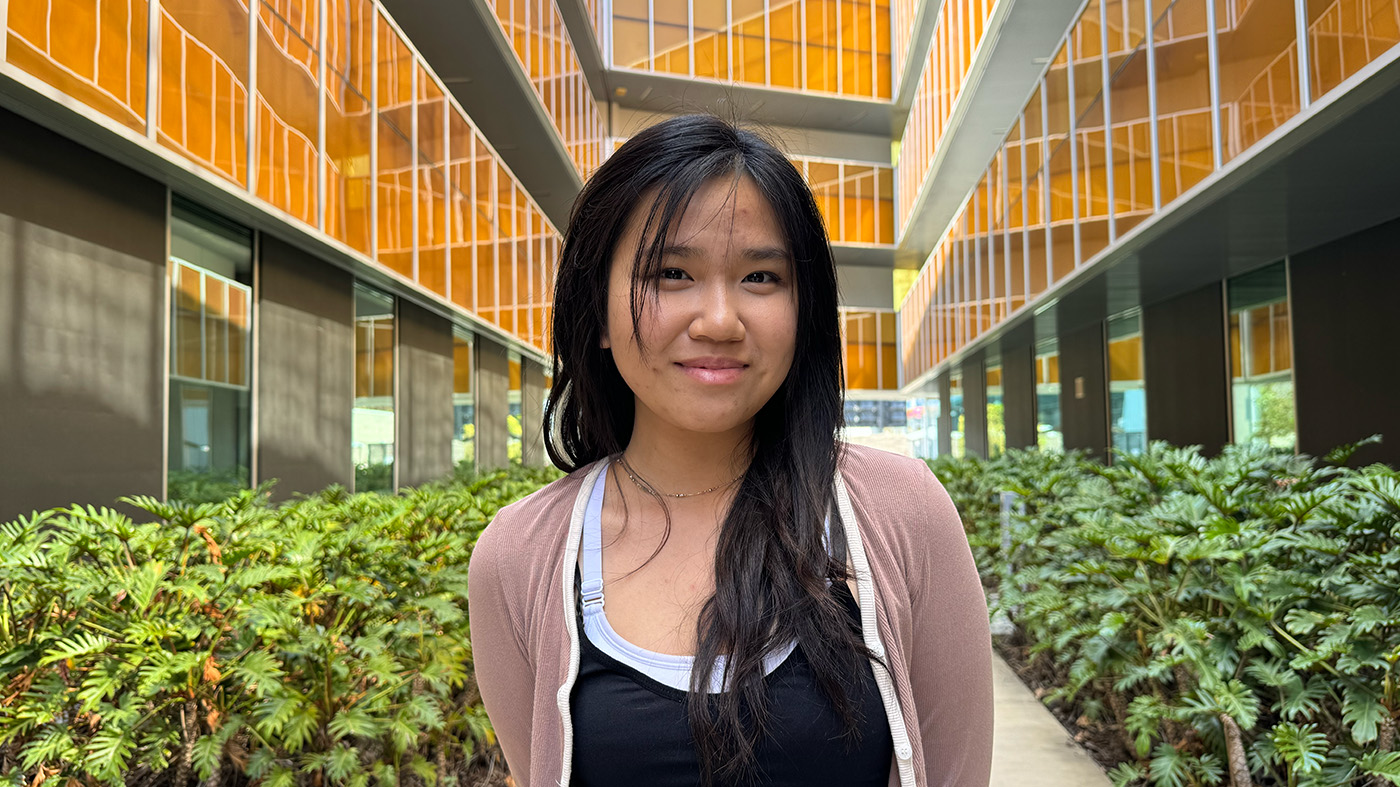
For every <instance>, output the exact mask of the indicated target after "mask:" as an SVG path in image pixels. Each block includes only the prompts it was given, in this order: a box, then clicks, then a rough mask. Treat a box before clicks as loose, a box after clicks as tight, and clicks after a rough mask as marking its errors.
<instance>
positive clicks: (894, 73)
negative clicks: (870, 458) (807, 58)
mask: <svg viewBox="0 0 1400 787" xmlns="http://www.w3.org/2000/svg"><path fill="white" fill-rule="evenodd" d="M869 8H871V98H875V97H878V95H879V20H878V17H876V14H875V0H869ZM893 14H895V8H893V7H890V29H895V27H896V25H895V22H893ZM910 24H913V20H910ZM899 27H900V29H904V31H906V32H904V56H903V57H895V53H893V52H890V57H889V94H890V95H899V80H900V78H902V77H903V70H904V59H907V57H909V32H907V27H906V25H899ZM892 45H893V42H892ZM895 60H899V63H896V62H895ZM900 364H903V360H900ZM900 375H903V365H900ZM902 379H903V377H902Z"/></svg>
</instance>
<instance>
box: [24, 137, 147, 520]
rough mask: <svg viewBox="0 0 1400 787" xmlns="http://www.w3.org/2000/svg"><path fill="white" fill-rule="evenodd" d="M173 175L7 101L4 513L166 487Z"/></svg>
mask: <svg viewBox="0 0 1400 787" xmlns="http://www.w3.org/2000/svg"><path fill="white" fill-rule="evenodd" d="M165 235H166V190H165V187H164V186H162V185H160V184H158V183H156V182H154V181H151V180H148V179H146V178H144V177H142V176H140V175H137V174H136V173H134V172H132V171H131V170H128V169H125V168H123V167H121V166H119V165H117V164H115V163H113V162H111V161H109V160H107V159H104V158H103V157H101V156H99V155H97V154H95V153H93V152H91V151H89V150H88V149H86V148H83V147H81V146H79V145H76V144H74V143H72V142H69V141H68V140H66V139H63V138H61V137H59V136H57V135H56V134H53V133H52V132H49V131H46V130H44V129H42V128H40V127H39V126H36V125H34V124H33V123H30V122H29V121H27V120H24V119H22V118H20V117H18V116H16V115H14V114H11V113H9V112H7V111H4V110H0V446H4V450H3V451H0V522H5V521H9V520H11V519H13V518H14V517H15V516H16V515H17V514H21V513H24V514H28V513H29V512H30V511H33V510H42V509H47V508H51V507H54V506H59V505H67V504H71V503H84V504H94V505H112V503H113V502H114V500H115V499H116V498H117V497H118V496H121V495H132V494H147V495H155V496H160V495H161V494H162V492H163V490H164V488H165V479H164V477H163V457H164V451H165V446H164V426H165V425H164V421H165V414H164V409H163V405H164V402H165V358H164V330H165V314H166V306H165V281H166V278H165Z"/></svg>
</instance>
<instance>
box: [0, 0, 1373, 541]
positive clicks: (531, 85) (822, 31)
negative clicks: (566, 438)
mask: <svg viewBox="0 0 1400 787" xmlns="http://www.w3.org/2000/svg"><path fill="white" fill-rule="evenodd" d="M0 19H3V20H4V25H5V29H4V35H3V37H0V184H3V185H0V413H2V414H3V415H0V418H2V419H3V421H0V443H3V444H4V445H5V446H6V447H7V450H6V451H5V453H4V459H3V460H0V463H3V466H0V520H5V519H8V518H11V517H13V516H16V515H20V514H24V513H27V512H28V511H30V510H35V509H43V508H47V507H50V506H53V505H61V504H67V503H72V502H83V503H94V504H109V503H111V501H112V500H114V499H115V498H116V497H117V496H119V495H126V494H150V495H155V496H158V497H162V496H176V497H179V496H182V495H183V494H185V493H186V492H187V491H189V490H191V489H198V488H200V485H209V484H225V485H231V486H246V485H250V484H255V483H259V482H261V481H264V480H268V479H278V486H277V487H276V489H277V494H278V495H281V496H287V495H290V494H292V493H294V492H309V491H314V490H316V489H319V488H321V487H323V486H325V485H327V484H331V483H339V484H343V485H345V486H347V487H351V488H356V489H395V488H399V487H403V486H409V485H414V484H418V483H422V482H425V481H428V480H431V479H435V478H440V477H443V476H445V475H447V474H450V473H451V472H452V471H453V469H454V468H455V467H458V466H460V465H462V463H464V462H469V463H472V465H474V466H476V467H496V466H501V465H504V464H506V463H507V462H510V461H520V462H523V463H526V464H541V463H543V462H544V461H545V458H544V450H543V439H542V437H541V434H540V433H541V421H542V418H541V414H542V408H543V402H544V399H545V395H546V392H547V390H548V386H549V382H550V380H549V374H550V364H551V358H550V354H549V353H550V346H551V345H550V337H549V315H550V307H551V299H552V296H553V293H552V284H553V281H554V266H555V265H556V264H557V259H558V254H559V246H560V236H559V228H560V227H562V226H563V225H564V224H565V222H566V221H567V217H568V211H569V207H570V204H571V202H572V200H573V198H574V196H575V195H576V194H577V192H578V190H579V188H580V187H581V185H582V183H583V181H584V180H585V179H586V178H587V177H588V175H589V174H590V173H591V172H592V171H593V170H594V169H595V168H596V167H597V166H598V165H599V164H600V163H601V162H602V161H603V160H604V159H605V158H606V157H607V156H608V155H609V154H610V153H611V151H612V150H614V149H615V147H616V145H617V144H619V143H620V141H621V140H624V139H626V138H627V137H628V136H630V135H631V134H633V133H635V132H636V131H637V130H638V129H640V128H642V127H644V126H646V125H647V124H649V123H652V122H655V121H656V120H657V119H659V118H662V117H666V116H668V115H673V114H677V113H682V112H688V111H697V110H700V111H712V112H717V113H719V114H721V115H723V116H728V117H732V118H735V119H739V120H744V121H749V122H754V123H757V124H760V125H761V126H763V127H764V128H765V129H767V130H768V131H769V132H770V134H771V135H772V136H774V137H775V138H776V139H777V140H778V141H779V142H780V143H781V144H782V145H784V146H785V148H786V149H787V152H788V153H789V154H790V156H791V158H792V161H793V163H794V165H795V166H797V167H798V168H799V169H800V170H801V171H802V172H803V174H804V175H805V176H806V177H807V179H808V181H809V182H810V183H811V184H812V186H813V189H814V191H815V193H816V194H817V197H818V200H819V202H820V203H821V206H822V209H823V212H824V214H825V217H826V220H827V224H828V227H829V230H830V234H831V238H832V242H833V249H834V251H835V253H836V257H837V261H838V267H839V273H840V278H841V285H842V300H843V307H842V311H843V313H842V318H843V327H844V335H845V346H846V357H845V361H846V370H847V385H848V402H847V423H848V425H847V432H848V435H849V436H850V437H851V439H856V440H863V441H870V442H875V443H877V444H881V445H886V446H888V447H892V448H896V449H899V450H907V451H912V452H914V453H917V454H921V455H926V456H932V455H936V454H939V453H954V454H957V453H972V454H978V455H989V454H994V453H996V452H998V451H1000V450H1004V449H1005V448H1007V447H1029V446H1040V447H1042V448H1046V449H1055V448H1077V449H1085V450H1088V451H1090V452H1093V453H1095V454H1098V455H1103V456H1108V455H1110V454H1111V452H1112V451H1113V450H1118V451H1136V450H1140V449H1141V448H1142V447H1143V446H1144V445H1145V444H1146V441H1148V440H1152V439H1159V438H1160V439H1166V440H1170V441H1173V442H1176V443H1187V444H1190V443H1198V444H1202V445H1204V446H1206V447H1207V448H1208V450H1218V448H1219V447H1220V446H1221V445H1224V444H1225V443H1228V442H1230V441H1240V440H1254V439H1258V440H1266V441H1269V442H1271V443H1273V444H1275V445H1279V446H1285V447H1293V448H1297V449H1298V450H1303V451H1307V452H1310V453H1321V452H1325V451H1326V450H1327V449H1329V448H1330V447H1332V446H1333V445H1335V444H1338V443H1342V442H1347V441H1352V440H1357V439H1360V438H1362V437H1365V436H1367V435H1369V434H1372V433H1376V432H1380V433H1383V434H1388V433H1391V432H1395V433H1397V434H1400V429H1394V430H1392V429H1390V427H1391V426H1392V425H1400V424H1392V421H1394V420H1396V416H1394V415H1391V414H1390V408H1388V407H1385V406H1384V405H1385V404H1387V403H1388V401H1389V396H1390V391H1391V390H1393V388H1392V387H1391V385H1390V383H1391V382H1393V381H1394V379H1395V378H1396V377H1397V375H1396V373H1395V372H1394V370H1393V367H1392V365H1391V364H1390V363H1389V362H1386V361H1384V357H1385V356H1384V354H1383V350H1381V349H1380V348H1384V347H1387V346H1389V345H1388V343H1387V341H1386V340H1387V339H1389V338H1391V337H1392V336H1393V335H1394V334H1395V333H1396V332H1397V328H1396V327H1395V323H1394V321H1393V320H1391V319H1390V318H1389V317H1390V315H1389V313H1388V309H1386V308H1384V307H1383V305H1382V299H1383V298H1386V297H1387V296H1388V295H1389V291H1390V289H1391V287H1389V286H1387V285H1391V284H1393V283H1395V282H1396V276H1397V266H1396V265H1394V264H1390V260H1391V259H1392V258H1393V257H1394V255H1395V252H1396V250H1397V249H1400V247H1397V243H1400V224H1397V223H1396V220H1397V219H1398V218H1400V197H1397V195H1396V190H1395V189H1394V188H1393V186H1392V184H1393V183H1394V182H1396V177H1395V176H1396V175H1397V174H1400V172H1396V170H1397V169H1400V164H1396V163H1394V162H1393V161H1392V157H1389V156H1387V155H1386V153H1385V151H1386V150H1387V149H1388V147H1389V144H1390V143H1389V130H1390V129H1391V128H1392V126H1393V121H1394V120H1395V119H1396V116H1397V114H1400V109H1397V107H1400V93H1397V81H1400V66H1396V65H1395V60H1396V57H1397V52H1400V50H1398V49H1397V48H1396V44H1397V43H1400V5H1398V4H1397V3H1396V2H1387V1H1385V0H1175V2H1168V0H1091V2H1088V3H1087V4H1086V3H1084V2H1080V1H1079V0H1036V2H1034V3H1031V2H1026V1H1025V0H1021V2H1014V0H941V2H940V1H939V0H926V1H925V2H917V1H916V0H722V2H711V1H710V0H648V2H636V1H635V0H513V1H512V2H505V0H468V2H460V3H427V2H418V1H417V0H412V1H410V0H252V1H251V2H249V1H248V0H0ZM1358 339H1361V340H1360V341H1358ZM1368 451H1369V452H1370V454H1365V453H1363V454H1361V455H1359V457H1360V458H1362V459H1367V458H1383V459H1387V460H1390V461H1394V460H1395V459H1396V458H1397V452H1396V450H1395V449H1394V448H1392V447H1390V446H1389V445H1388V444H1382V446H1380V447H1376V448H1371V449H1368Z"/></svg>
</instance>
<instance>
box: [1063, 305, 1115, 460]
mask: <svg viewBox="0 0 1400 787" xmlns="http://www.w3.org/2000/svg"><path fill="white" fill-rule="evenodd" d="M1107 377H1108V375H1107V366H1106V360H1105V358H1104V335H1103V323H1096V324H1093V325H1089V326H1086V327H1083V328H1079V329H1077V330H1074V331H1070V332H1069V333H1063V334H1061V335H1060V417H1061V419H1062V420H1061V422H1060V424H1061V427H1062V428H1063V429H1064V435H1065V448H1066V449H1067V450H1068V449H1081V450H1085V451H1088V452H1089V455H1090V456H1093V457H1095V458H1096V459H1104V458H1106V457H1107V456H1108V447H1109V442H1108V380H1107Z"/></svg>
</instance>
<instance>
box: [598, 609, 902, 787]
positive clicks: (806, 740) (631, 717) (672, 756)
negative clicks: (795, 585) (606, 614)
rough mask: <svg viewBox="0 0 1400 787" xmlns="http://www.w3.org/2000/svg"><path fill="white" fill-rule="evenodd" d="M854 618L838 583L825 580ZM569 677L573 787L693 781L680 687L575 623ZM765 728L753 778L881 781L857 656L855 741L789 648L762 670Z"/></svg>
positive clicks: (883, 725) (867, 686)
mask: <svg viewBox="0 0 1400 787" xmlns="http://www.w3.org/2000/svg"><path fill="white" fill-rule="evenodd" d="M833 592H834V593H836V595H837V598H839V599H840V600H841V601H842V603H843V604H844V605H845V607H846V609H847V611H848V612H849V613H850V614H851V615H852V617H853V618H854V620H855V621H856V624H857V626H859V625H860V609H859V607H858V606H857V605H856V602H855V599H854V598H852V597H851V592H850V589H849V588H847V587H846V586H845V585H844V584H838V585H837V586H836V587H835V588H833ZM579 645H580V657H579V673H578V680H577V681H576V682H575V683H574V689H573V695H572V697H571V704H572V708H573V727H574V750H573V773H574V776H573V784H575V785H578V787H618V786H623V785H625V786H626V787H631V786H632V785H638V786H639V787H640V786H642V785H645V787H694V786H695V785H697V784H699V783H700V761H699V757H698V755H697V754H696V751H695V743H694V738H693V737H692V736H691V734H690V724H689V722H688V720H687V718H686V706H685V701H686V693H685V692H683V691H679V690H677V689H674V688H672V687H670V686H666V685H663V684H661V683H658V682H657V681H655V680H653V679H652V678H650V677H648V676H646V675H644V674H642V673H641V672H639V671H638V670H636V669H634V668H633V667H631V666H628V665H626V664H623V663H621V662H619V661H617V660H616V659H614V658H612V657H611V656H609V655H608V654H606V653H604V652H602V651H601V650H599V649H598V648H597V647H596V646H595V645H594V644H593V643H592V642H591V641H590V640H589V639H588V637H587V636H586V635H585V634H584V633H583V626H582V624H580V625H579ZM765 681H766V684H767V691H768V708H769V709H770V712H771V713H772V727H771V729H772V733H771V734H770V735H769V736H768V737H767V739H765V740H763V741H762V742H760V744H759V746H758V748H757V750H756V752H755V754H756V756H757V760H758V778H757V779H756V781H755V782H754V783H756V784H760V785H774V786H775V787H779V786H781V787H789V786H790V787H799V785H801V787H813V786H815V787H820V786H821V785H832V787H836V786H837V785H840V787H884V786H885V785H887V784H888V783H889V773H890V762H891V757H892V755H893V743H892V741H891V738H890V728H889V724H888V723H887V722H886V720H885V709H884V705H883V703H882V702H881V700H880V691H879V688H878V687H877V686H876V684H875V675H874V673H873V672H872V671H871V666H870V665H869V664H868V663H867V664H865V665H864V666H863V669H862V670H861V672H860V675H859V680H858V681H856V683H855V684H854V690H853V692H852V695H851V699H852V701H853V702H854V704H855V708H856V711H857V713H858V718H859V719H860V720H861V724H860V728H861V731H862V734H861V736H860V740H859V741H858V742H856V741H853V740H851V739H850V738H848V737H847V736H846V735H845V726H844V725H843V724H842V722H841V718H840V716H838V715H837V714H836V711H835V709H833V708H832V707H831V705H830V703H829V702H828V701H827V698H826V695H825V694H823V693H822V691H821V689H820V688H819V687H818V686H817V684H816V678H815V675H814V674H813V672H812V668H811V665H810V664H809V663H808V661H807V657H806V656H805V655H804V654H803V652H802V648H801V647H800V646H799V647H797V648H796V649H794V650H793V651H792V653H791V654H790V655H789V656H788V657H787V659H786V660H784V661H783V663H782V664H780V665H779V666H778V667H777V668H776V669H775V670H773V672H771V673H769V674H768V676H767V677H766V678H765Z"/></svg>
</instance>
